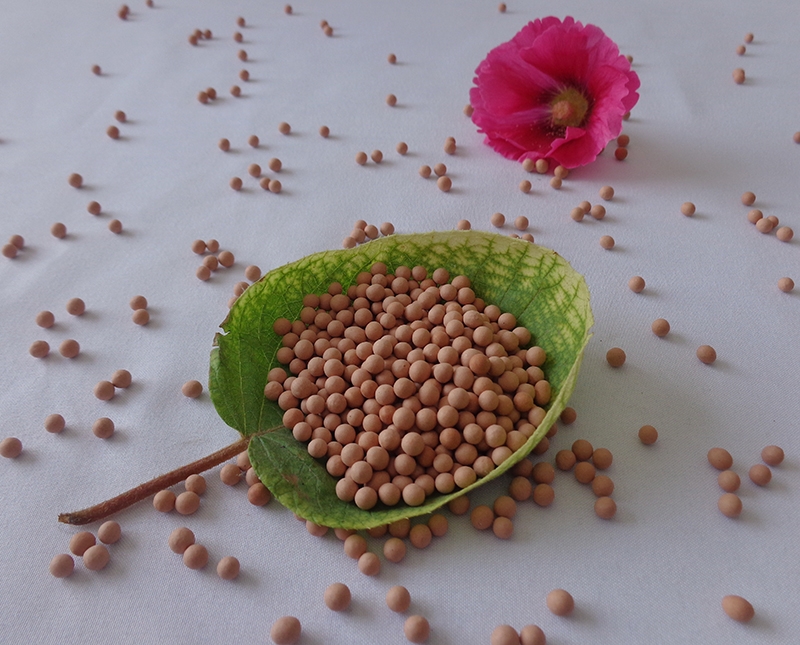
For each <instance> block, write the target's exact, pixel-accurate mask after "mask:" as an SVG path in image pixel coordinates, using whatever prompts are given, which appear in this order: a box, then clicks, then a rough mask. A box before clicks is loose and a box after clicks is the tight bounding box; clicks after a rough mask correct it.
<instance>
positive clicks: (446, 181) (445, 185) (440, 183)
mask: <svg viewBox="0 0 800 645" xmlns="http://www.w3.org/2000/svg"><path fill="white" fill-rule="evenodd" d="M436 187H437V188H438V189H439V190H441V191H442V192H443V193H448V192H450V189H451V188H452V187H453V181H452V180H451V179H450V177H448V176H447V175H443V176H442V177H439V179H437V180H436Z"/></svg>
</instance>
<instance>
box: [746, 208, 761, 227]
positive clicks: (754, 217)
mask: <svg viewBox="0 0 800 645" xmlns="http://www.w3.org/2000/svg"><path fill="white" fill-rule="evenodd" d="M763 218H764V213H762V212H761V210H760V209H758V208H753V209H752V210H750V211H749V212H748V213H747V221H748V222H750V223H751V224H756V223H758V221H759V220H760V219H763Z"/></svg>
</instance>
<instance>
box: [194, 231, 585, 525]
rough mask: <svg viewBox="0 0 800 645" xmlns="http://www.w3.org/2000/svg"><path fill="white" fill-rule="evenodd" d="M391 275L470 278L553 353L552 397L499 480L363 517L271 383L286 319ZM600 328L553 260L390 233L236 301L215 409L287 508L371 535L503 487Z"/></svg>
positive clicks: (446, 238)
mask: <svg viewBox="0 0 800 645" xmlns="http://www.w3.org/2000/svg"><path fill="white" fill-rule="evenodd" d="M378 261H380V262H384V263H386V265H387V266H388V267H389V269H390V270H394V268H395V267H397V266H400V265H405V266H408V267H414V266H417V265H421V266H424V267H426V268H427V269H428V270H429V272H432V271H433V270H434V269H436V268H439V267H444V268H446V269H447V270H448V271H449V272H450V275H451V276H456V275H466V276H468V277H469V278H470V280H471V281H472V286H473V289H474V290H475V293H476V294H477V295H478V297H480V298H483V299H484V300H485V301H486V302H487V303H491V304H495V305H497V306H499V307H500V309H502V310H503V311H508V312H511V313H513V314H514V315H515V316H516V317H517V320H518V321H519V323H520V324H521V325H524V326H525V327H527V328H528V329H529V330H530V331H531V332H532V334H533V338H534V341H535V343H536V344H538V345H540V346H541V347H543V348H544V349H545V351H546V352H547V356H548V358H547V362H546V363H545V364H544V366H543V369H544V371H545V374H546V376H547V379H548V380H549V381H550V384H551V387H552V398H551V402H550V405H549V407H548V412H547V416H546V417H545V420H544V422H543V423H542V424H541V425H540V426H539V427H538V428H537V430H536V432H534V434H533V435H532V436H531V437H530V438H529V439H528V441H527V442H526V443H525V445H524V446H523V447H522V448H520V449H519V450H518V451H516V452H515V453H514V455H513V456H512V457H511V458H509V459H508V460H506V461H505V462H504V463H503V464H501V465H500V466H498V467H497V468H495V469H494V470H493V471H492V472H491V473H490V474H489V475H487V476H486V477H483V478H482V479H479V480H478V481H477V482H476V483H475V484H473V485H472V486H470V487H468V488H466V489H462V490H459V491H457V492H455V493H452V494H450V495H435V496H433V497H431V498H429V499H428V500H426V503H425V504H423V505H422V506H419V507H409V506H397V507H392V508H388V507H382V506H381V507H380V508H378V507H376V508H375V509H372V510H369V511H364V510H361V509H359V508H358V507H356V506H355V505H354V504H352V503H346V502H342V501H341V500H339V498H338V497H336V492H335V485H336V480H335V479H334V478H333V477H331V476H330V475H329V474H328V472H327V471H326V469H325V465H324V464H323V463H322V462H321V461H318V460H316V459H313V458H311V457H310V456H309V455H308V452H307V451H306V447H305V445H304V444H301V443H299V442H297V441H296V440H295V439H294V437H292V434H291V432H290V431H289V430H288V429H286V428H284V427H283V426H282V424H281V419H282V416H283V413H282V411H281V410H280V408H279V407H278V405H277V403H275V402H272V401H269V400H267V399H266V398H265V397H264V385H265V384H266V381H267V373H268V372H269V370H270V369H272V368H273V367H276V366H278V365H279V364H278V362H277V360H276V358H275V356H276V353H277V351H278V349H279V348H280V347H281V341H280V338H279V337H278V336H277V335H276V334H275V332H273V330H272V323H273V322H274V320H275V319H276V318H280V317H285V318H288V319H289V320H295V319H297V318H298V316H299V313H300V310H301V309H302V306H303V304H302V301H303V297H304V296H305V295H307V294H309V293H316V294H320V293H324V292H326V291H327V289H328V286H329V285H330V283H331V282H340V283H341V284H342V286H343V287H344V288H345V289H347V287H348V286H350V285H352V284H355V280H356V276H357V275H358V274H359V273H360V272H362V271H368V270H369V268H370V267H371V266H372V264H373V263H375V262H378ZM593 322H594V320H593V318H592V312H591V309H590V307H589V290H588V288H587V286H586V283H585V281H584V279H583V277H582V276H581V275H579V274H578V273H577V272H575V270H574V269H572V267H570V266H569V264H568V263H567V262H566V261H565V260H564V259H563V258H561V256H559V255H558V254H557V253H556V252H555V251H552V250H549V249H545V248H543V247H540V246H536V245H534V244H530V243H528V242H524V241H521V240H515V239H512V238H509V237H505V236H501V235H497V234H494V233H481V232H477V231H452V232H444V233H424V234H415V235H392V236H390V237H384V238H380V239H378V240H374V241H372V242H369V243H368V244H364V245H361V246H359V247H356V248H354V249H347V250H338V251H325V252H322V253H316V254H314V255H309V256H307V257H305V258H302V259H301V260H298V261H297V262H293V263H291V264H287V265H285V266H282V267H280V268H277V269H275V270H273V271H270V272H269V273H268V274H267V275H265V276H264V277H263V278H262V279H261V280H260V281H259V282H257V283H255V284H253V285H252V286H251V287H249V288H248V289H247V290H246V291H245V292H244V293H243V294H242V296H241V297H240V298H239V299H238V300H237V301H236V303H235V304H234V305H233V307H232V308H231V310H230V313H229V314H228V317H227V319H226V320H225V321H224V322H223V323H222V325H221V327H222V330H223V331H222V333H219V334H217V336H216V338H215V340H214V348H213V349H212V352H211V368H210V392H211V399H212V400H213V402H214V405H215V406H216V408H217V412H218V413H219V415H220V416H221V417H222V419H223V420H224V421H225V423H227V424H228V425H230V426H231V427H233V428H235V429H236V430H238V431H239V432H240V433H241V434H242V435H243V436H251V437H252V439H251V441H250V448H249V455H250V461H251V462H252V464H253V468H254V469H255V471H256V473H257V474H258V476H259V477H260V478H261V481H263V482H264V484H265V485H266V486H267V487H268V488H269V489H270V490H271V491H272V493H273V495H274V496H275V497H276V498H277V499H278V500H279V501H280V502H281V503H282V504H283V505H285V506H287V507H288V508H289V509H291V510H292V511H294V512H295V513H297V514H298V515H300V516H301V517H304V518H306V519H308V520H311V521H312V522H315V523H317V524H321V525H324V526H330V527H343V528H370V527H373V526H378V525H380V524H385V523H388V522H392V521H395V520H397V519H401V518H405V517H413V516H416V515H422V514H425V513H430V512H431V511H433V510H434V509H436V508H438V507H440V506H442V505H443V504H446V503H447V502H448V501H450V500H451V499H453V498H455V497H458V496H459V495H461V494H463V493H464V492H468V491H469V490H471V489H473V488H475V487H477V486H480V485H482V484H485V483H486V482H488V481H491V480H493V479H496V478H497V477H499V476H500V475H502V474H503V473H504V472H506V471H508V470H509V469H510V468H511V467H512V466H513V465H514V464H515V463H517V462H518V461H519V460H520V459H522V458H524V457H525V456H526V455H528V453H530V451H531V450H533V448H534V447H535V446H536V444H538V443H539V442H540V441H541V439H542V437H544V435H545V434H546V433H547V431H548V430H549V429H550V427H551V426H552V425H553V423H554V422H555V421H556V420H557V419H558V416H559V415H560V414H561V412H562V411H563V409H564V407H565V406H566V403H567V400H568V399H569V396H570V395H571V394H572V391H573V389H574V387H575V381H576V379H577V376H578V370H579V368H580V364H581V360H582V358H583V351H584V348H585V347H586V344H587V342H588V341H589V337H590V333H589V329H590V328H591V326H592V324H593Z"/></svg>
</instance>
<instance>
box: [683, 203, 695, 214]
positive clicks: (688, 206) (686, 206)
mask: <svg viewBox="0 0 800 645" xmlns="http://www.w3.org/2000/svg"><path fill="white" fill-rule="evenodd" d="M695 211H696V208H695V205H694V204H692V202H683V204H681V213H682V214H683V215H686V217H691V216H692V215H694V214H695Z"/></svg>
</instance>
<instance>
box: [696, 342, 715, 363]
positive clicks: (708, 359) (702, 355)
mask: <svg viewBox="0 0 800 645" xmlns="http://www.w3.org/2000/svg"><path fill="white" fill-rule="evenodd" d="M697 358H699V359H700V362H701V363H705V364H706V365H711V364H712V363H713V362H714V361H715V360H717V352H716V350H715V349H714V348H713V347H711V345H700V347H698V348H697Z"/></svg>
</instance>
